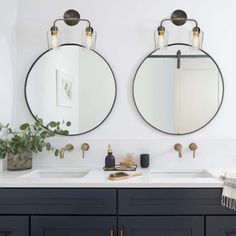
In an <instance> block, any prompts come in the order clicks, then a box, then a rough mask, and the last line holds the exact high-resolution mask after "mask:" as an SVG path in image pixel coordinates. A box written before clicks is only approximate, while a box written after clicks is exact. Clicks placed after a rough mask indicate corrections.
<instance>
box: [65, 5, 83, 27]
mask: <svg viewBox="0 0 236 236" xmlns="http://www.w3.org/2000/svg"><path fill="white" fill-rule="evenodd" d="M72 18H73V19H72ZM79 21H80V14H79V12H77V11H76V10H73V9H70V10H67V11H66V12H65V13H64V22H65V23H66V24H67V25H69V26H74V25H77V24H78V23H79Z"/></svg>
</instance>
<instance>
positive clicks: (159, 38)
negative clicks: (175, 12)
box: [154, 26, 168, 49]
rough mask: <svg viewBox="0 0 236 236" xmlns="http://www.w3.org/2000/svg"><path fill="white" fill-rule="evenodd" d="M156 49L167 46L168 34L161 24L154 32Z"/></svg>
mask: <svg viewBox="0 0 236 236" xmlns="http://www.w3.org/2000/svg"><path fill="white" fill-rule="evenodd" d="M154 37H155V46H156V49H162V48H165V47H166V46H167V41H168V34H167V32H166V31H165V28H164V27H163V26H160V27H158V29H157V30H156V31H155V32H154Z"/></svg>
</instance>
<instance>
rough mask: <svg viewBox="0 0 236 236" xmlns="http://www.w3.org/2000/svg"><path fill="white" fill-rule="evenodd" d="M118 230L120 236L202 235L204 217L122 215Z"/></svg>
mask: <svg viewBox="0 0 236 236" xmlns="http://www.w3.org/2000/svg"><path fill="white" fill-rule="evenodd" d="M119 232H120V236H122V235H125V236H149V235H150V236H152V235H163V236H204V217H203V216H137V217H135V216H132V217H129V216H122V217H119ZM215 236H216V235H215Z"/></svg>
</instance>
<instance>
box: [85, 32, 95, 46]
mask: <svg viewBox="0 0 236 236" xmlns="http://www.w3.org/2000/svg"><path fill="white" fill-rule="evenodd" d="M85 47H86V48H89V49H91V48H92V47H93V38H92V34H91V33H87V34H86V42H85Z"/></svg>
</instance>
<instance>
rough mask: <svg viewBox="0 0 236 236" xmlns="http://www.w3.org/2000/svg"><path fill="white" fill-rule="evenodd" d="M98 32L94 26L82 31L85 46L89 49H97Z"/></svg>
mask: <svg viewBox="0 0 236 236" xmlns="http://www.w3.org/2000/svg"><path fill="white" fill-rule="evenodd" d="M96 37H97V34H96V32H95V31H94V30H93V28H92V27H87V28H86V30H85V31H84V32H82V41H83V46H84V47H85V48H88V49H95V43H96Z"/></svg>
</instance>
